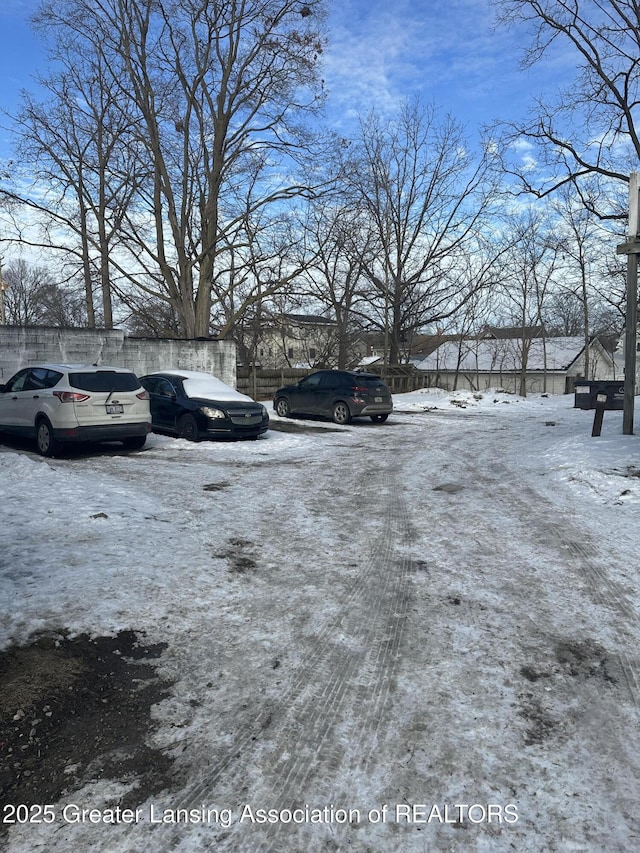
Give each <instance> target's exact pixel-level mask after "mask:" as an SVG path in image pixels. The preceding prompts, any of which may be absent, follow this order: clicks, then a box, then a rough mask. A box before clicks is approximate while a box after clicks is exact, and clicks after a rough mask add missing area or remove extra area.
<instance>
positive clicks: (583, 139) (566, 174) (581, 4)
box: [495, 0, 640, 218]
mask: <svg viewBox="0 0 640 853" xmlns="http://www.w3.org/2000/svg"><path fill="white" fill-rule="evenodd" d="M495 3H496V6H497V7H498V10H499V14H500V20H501V21H502V22H503V23H504V24H507V25H513V24H521V23H523V22H524V23H525V24H526V25H527V26H528V27H530V28H531V32H532V37H531V41H530V44H529V46H528V48H527V49H526V50H525V53H524V57H523V60H522V65H523V67H524V68H530V67H531V66H533V65H535V64H536V63H538V62H540V61H542V60H544V59H545V57H547V55H548V54H549V53H550V51H551V50H552V49H554V48H555V47H557V46H558V45H559V46H561V47H562V48H567V47H568V48H569V49H570V50H571V51H572V53H573V55H574V56H575V58H576V60H577V68H578V73H577V75H576V77H575V79H574V80H573V81H572V82H571V83H569V85H568V86H566V87H565V88H564V89H563V90H562V91H560V92H559V93H558V95H557V97H555V98H553V99H551V98H548V97H545V98H538V99H537V100H536V101H535V102H534V105H533V109H532V111H531V116H530V119H529V120H528V121H525V122H523V123H511V124H503V125H502V129H503V131H505V134H506V142H507V143H508V144H513V143H515V142H516V141H517V140H520V141H522V140H524V141H526V142H528V143H530V146H531V150H530V151H528V152H527V154H528V156H527V160H526V162H524V163H523V162H522V161H520V162H516V163H514V162H512V163H511V164H510V165H508V166H507V170H508V171H510V172H511V173H512V174H514V175H516V176H517V178H518V180H519V182H520V186H521V187H522V189H523V190H525V191H527V192H531V193H534V194H535V195H537V196H538V197H541V196H544V195H546V194H548V193H550V192H553V191H554V190H555V189H557V188H558V187H560V186H563V185H566V184H567V183H570V182H574V183H575V185H576V186H577V187H578V189H579V190H581V191H582V201H583V204H584V205H585V206H586V207H587V208H589V209H591V210H593V211H594V212H598V214H599V215H600V216H602V217H607V218H624V216H625V215H626V200H625V201H624V203H621V201H622V200H621V199H620V197H619V196H617V194H616V191H615V190H613V197H611V195H609V196H608V197H607V195H608V194H605V195H603V194H598V195H592V194H591V193H590V192H589V189H588V188H586V189H584V190H582V183H581V179H582V178H585V177H587V176H592V177H593V176H597V177H599V178H602V179H603V186H604V187H607V188H608V189H611V184H612V182H613V183H614V184H615V182H616V181H618V182H619V181H624V182H626V181H628V175H629V172H630V171H632V170H633V169H635V168H637V165H638V162H639V161H640V128H639V127H638V124H637V122H638V109H637V107H638V103H639V96H640V6H639V5H638V3H637V2H636V0H614V2H611V0H495ZM532 160H533V161H535V162H532ZM592 185H593V184H592Z"/></svg>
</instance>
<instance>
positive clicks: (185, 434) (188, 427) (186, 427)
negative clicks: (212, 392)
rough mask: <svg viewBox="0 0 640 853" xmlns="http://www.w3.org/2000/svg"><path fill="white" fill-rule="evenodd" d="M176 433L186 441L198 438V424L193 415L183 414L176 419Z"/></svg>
mask: <svg viewBox="0 0 640 853" xmlns="http://www.w3.org/2000/svg"><path fill="white" fill-rule="evenodd" d="M178 435H179V436H180V438H186V440H187V441H197V440H198V424H197V423H196V419H195V418H194V417H193V415H183V416H182V417H181V418H180V420H179V421H178Z"/></svg>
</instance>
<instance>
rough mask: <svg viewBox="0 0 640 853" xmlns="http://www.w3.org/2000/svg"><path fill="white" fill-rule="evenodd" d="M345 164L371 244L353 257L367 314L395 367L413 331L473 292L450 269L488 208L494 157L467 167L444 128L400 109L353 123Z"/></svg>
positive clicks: (457, 134)
mask: <svg viewBox="0 0 640 853" xmlns="http://www.w3.org/2000/svg"><path fill="white" fill-rule="evenodd" d="M351 161H352V162H351V164H345V169H344V175H345V178H344V181H345V183H346V185H347V187H348V190H349V192H350V194H351V198H352V200H353V203H354V205H356V206H357V207H358V208H359V210H360V212H361V215H362V216H365V217H366V220H367V228H368V229H369V230H370V233H373V234H374V235H375V246H374V251H373V252H371V251H370V248H371V247H370V246H367V257H365V256H362V257H361V262H362V264H363V271H364V275H365V276H366V278H367V280H368V281H369V285H370V289H371V291H372V297H373V298H372V300H371V311H372V313H373V311H377V323H378V325H379V328H380V329H382V330H383V331H384V335H385V340H386V342H387V344H388V346H385V351H386V352H388V361H390V362H391V363H395V362H398V361H399V359H400V357H401V355H402V353H403V352H405V351H406V350H408V349H409V348H410V343H411V337H412V335H413V334H414V333H415V332H416V331H417V330H418V329H419V328H421V327H423V326H424V325H426V324H427V323H435V322H437V321H439V320H441V319H443V318H445V317H448V316H451V315H452V314H454V313H455V312H456V311H457V310H459V308H460V306H461V305H462V304H464V302H465V301H466V300H467V299H468V298H469V297H470V294H471V292H473V288H472V290H471V291H463V290H462V289H461V287H460V284H459V277H458V274H457V272H458V270H457V267H458V264H459V262H460V261H461V260H462V259H463V256H464V253H465V252H467V251H472V244H473V242H474V241H476V240H478V239H479V234H480V226H481V223H482V222H483V220H484V217H485V216H487V214H488V211H489V209H490V205H491V201H492V200H493V199H494V193H495V189H496V185H495V173H494V171H493V165H494V163H493V155H492V152H491V149H489V148H487V149H486V150H485V151H484V152H483V153H482V154H481V155H480V156H479V157H478V158H475V157H474V156H473V155H472V154H471V153H470V151H469V149H468V146H467V143H466V140H465V139H464V136H463V132H462V128H461V127H460V125H459V124H457V123H456V122H455V121H454V120H453V119H452V118H450V117H444V118H441V117H440V116H439V114H438V113H437V111H436V110H435V108H433V107H423V106H422V105H420V104H419V103H406V104H404V105H403V107H402V108H401V109H400V110H399V112H398V115H397V117H396V118H394V119H393V120H390V121H383V120H382V119H381V118H380V117H378V116H376V115H373V114H372V115H370V116H369V117H368V118H367V119H365V120H364V121H363V122H362V123H361V127H360V133H359V138H358V140H357V142H356V145H355V146H354V152H353V153H352V154H351ZM475 248H476V247H475V246H474V247H473V250H475Z"/></svg>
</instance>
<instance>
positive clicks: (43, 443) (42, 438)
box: [36, 419, 59, 456]
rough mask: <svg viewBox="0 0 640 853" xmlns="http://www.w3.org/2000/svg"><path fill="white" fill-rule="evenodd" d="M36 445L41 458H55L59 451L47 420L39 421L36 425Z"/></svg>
mask: <svg viewBox="0 0 640 853" xmlns="http://www.w3.org/2000/svg"><path fill="white" fill-rule="evenodd" d="M36 445H37V447H38V453H39V454H40V455H41V456H55V455H56V453H57V452H58V450H59V446H58V442H57V441H56V440H55V438H54V437H53V429H52V428H51V424H50V423H49V421H47V420H44V419H42V420H40V421H38V423H37V425H36Z"/></svg>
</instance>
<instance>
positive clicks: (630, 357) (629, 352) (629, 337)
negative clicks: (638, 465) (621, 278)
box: [616, 172, 640, 435]
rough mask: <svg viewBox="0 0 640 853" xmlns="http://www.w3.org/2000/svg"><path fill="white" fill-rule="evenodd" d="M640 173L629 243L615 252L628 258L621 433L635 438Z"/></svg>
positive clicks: (633, 184)
mask: <svg viewBox="0 0 640 853" xmlns="http://www.w3.org/2000/svg"><path fill="white" fill-rule="evenodd" d="M639 232H640V172H631V174H630V175H629V227H628V229H627V236H628V240H627V242H626V243H622V244H621V245H619V246H618V247H617V249H616V252H617V254H618V255H626V256H627V306H626V315H625V338H624V410H623V414H622V432H623V434H624V435H633V407H634V400H635V393H636V346H637V343H636V341H637V327H638V255H640V233H639Z"/></svg>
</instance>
